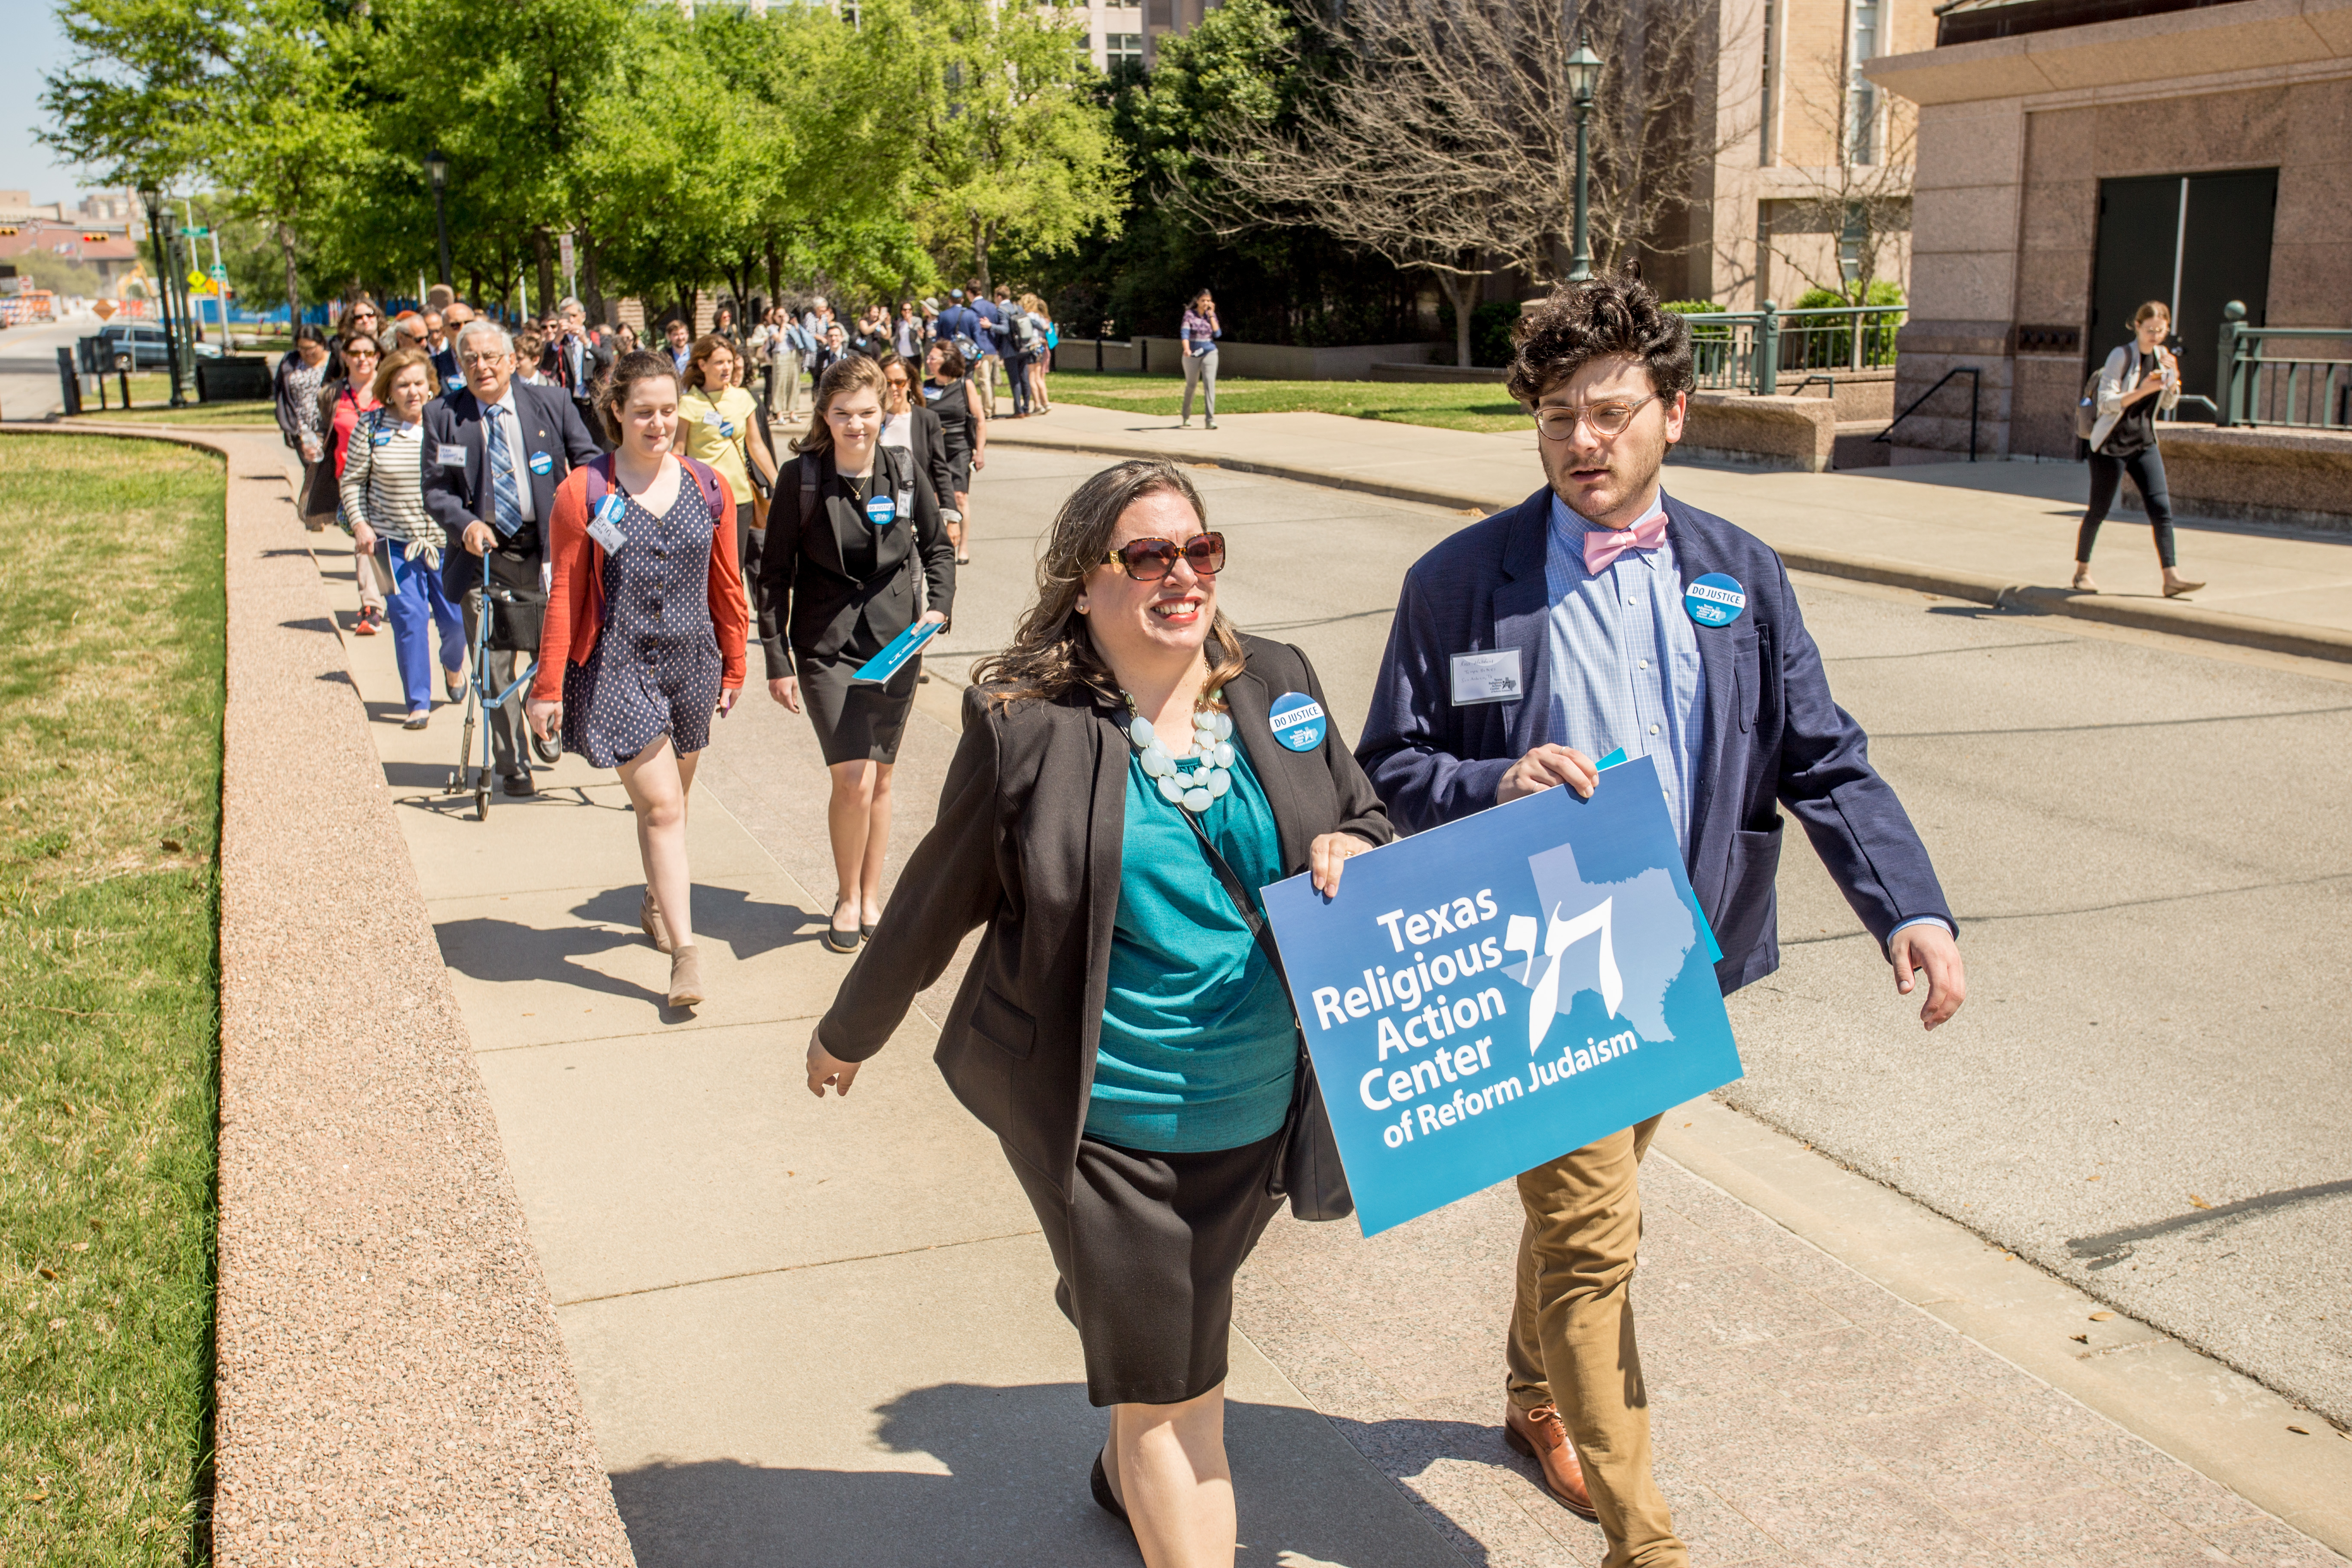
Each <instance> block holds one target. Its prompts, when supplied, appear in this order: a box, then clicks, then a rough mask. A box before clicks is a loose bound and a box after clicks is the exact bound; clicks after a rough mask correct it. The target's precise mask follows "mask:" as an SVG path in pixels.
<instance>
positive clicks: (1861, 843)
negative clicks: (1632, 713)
mask: <svg viewBox="0 0 2352 1568" xmlns="http://www.w3.org/2000/svg"><path fill="white" fill-rule="evenodd" d="M1665 504H1666V527H1667V531H1668V537H1669V538H1671V539H1672V540H1673V541H1674V546H1675V562H1676V563H1677V565H1678V566H1679V567H1680V569H1681V572H1682V578H1683V583H1684V584H1685V586H1687V585H1688V584H1689V583H1690V581H1691V579H1693V578H1695V577H1697V576H1700V575H1702V574H1706V573H1709V572H1721V573H1724V574H1727V575H1729V576H1730V577H1732V578H1734V579H1736V580H1737V581H1738V583H1739V584H1741V586H1742V587H1743V588H1745V589H1746V591H1747V595H1748V607H1747V611H1746V613H1744V614H1743V615H1741V616H1740V617H1739V618H1738V620H1736V621H1734V622H1732V624H1731V625H1729V626H1723V627H1711V626H1700V627H1698V628H1697V631H1698V646H1699V662H1700V665H1701V667H1702V668H1704V670H1705V672H1706V723H1705V728H1704V730H1703V731H1702V733H1703V735H1704V737H1705V749H1704V751H1703V752H1702V754H1701V756H1700V765H1699V781H1698V787H1697V790H1696V798H1695V799H1694V800H1693V801H1692V803H1691V814H1692V815H1691V821H1690V855H1689V865H1688V870H1689V872H1690V879H1691V887H1692V889H1693V890H1694V891H1695V892H1696V894H1697V895H1698V900H1699V906H1700V908H1702V909H1704V910H1706V917H1707V920H1708V921H1710V922H1711V923H1712V924H1713V925H1714V927H1715V934H1716V940H1717V942H1718V943H1720V944H1721V946H1722V948H1723V959H1722V961H1721V962H1720V963H1717V965H1716V978H1717V981H1718V982H1719V983H1720V984H1722V986H1723V989H1724V990H1725V992H1726V993H1729V992H1732V991H1735V990H1738V988H1739V987H1740V986H1742V985H1745V984H1748V982H1750V981H1752V980H1759V979H1761V978H1763V977H1764V976H1765V975H1767V974H1769V973H1772V971H1773V970H1775V969H1777V968H1779V967H1780V931H1779V928H1778V925H1777V922H1776V920H1775V910H1774V903H1773V886H1772V884H1773V875H1774V872H1775V871H1776V870H1777V869H1778V868H1779V866H1780V829H1781V825H1782V819H1781V816H1780V809H1779V808H1780V807H1785V808H1786V809H1787V811H1788V812H1789V814H1790V816H1794V817H1795V818H1796V819H1797V820H1798V821H1799V822H1801V823H1802V824H1803V825H1804V828H1805V834H1806V837H1809V838H1811V840H1812V845H1813V848H1814V850H1815V851H1816V852H1818V853H1819V854H1820V856H1821V858H1822V863H1823V864H1824V865H1826V866H1827V867H1828V868H1829V871H1830V875H1831V876H1832V877H1833V878H1835V879H1836V880H1837V885H1838V887H1839V889H1841V890H1842V891H1843V893H1844V894H1845V898H1846V901H1847V902H1848V903H1850V904H1852V905H1853V911H1854V913H1855V914H1856V915H1858V916H1860V917H1861V919H1862V923H1863V924H1864V926H1865V927H1867V928H1868V929H1869V931H1870V933H1871V935H1873V936H1874V937H1876V938H1877V939H1878V942H1879V945H1880V947H1881V948H1882V949H1884V947H1885V943H1886V940H1887V938H1888V937H1889V936H1890V935H1891V934H1892V933H1893V932H1894V930H1895V927H1896V926H1897V925H1899V924H1901V923H1902V922H1903V921H1906V920H1910V919H1913V918H1915V917H1916V916H1920V915H1935V916H1938V917H1940V918H1941V919H1943V920H1945V921H1950V920H1951V918H1952V917H1951V910H1949V909H1948V907H1946V905H1945V902H1944V892H1943V889H1942V888H1941V887H1940V886H1939V885H1938V884H1937V880H1936V871H1935V868H1934V867H1933V866H1932V865H1931V864H1929V862H1928V859H1927V847H1926V846H1924V845H1922V844H1921V843H1920V842H1919V835H1918V834H1917V832H1916V831H1915V830H1914V829H1913V827H1912V826H1911V819H1910V818H1909V817H1908V816H1906V815H1905V813H1904V810H1903V803H1902V802H1900V801H1899V800H1897V799H1895V791H1894V789H1893V788H1892V787H1891V786H1889V785H1888V784H1887V783H1886V781H1885V779H1883V778H1881V777H1879V776H1878V774H1877V773H1875V772H1874V771H1873V769H1872V768H1871V765H1870V756H1869V738H1868V737H1867V736H1865V735H1864V733H1863V731H1862V727H1861V726H1860V725H1858V724H1856V723H1855V722H1854V721H1853V719H1852V717H1850V716H1849V715H1848V714H1847V713H1846V711H1845V710H1843V709H1842V708H1840V707H1839V706H1838V705H1837V704H1836V703H1835V702H1834V701H1832V700H1831V698H1830V687H1829V679H1828V678H1827V676H1826V675H1825V674H1824V673H1823V672H1822V656H1821V651H1820V650H1819V649H1818V648H1817V647H1814V646H1813V639H1812V638H1811V637H1810V636H1808V635H1807V634H1806V631H1805V623H1804V618H1803V616H1801V615H1800V614H1799V613H1798V610H1797V599H1796V595H1795V594H1794V593H1793V592H1792V591H1791V590H1790V586H1789V577H1788V574H1787V572H1786V571H1785V570H1784V569H1783V568H1782V566H1781V564H1780V556H1778V555H1777V554H1775V553H1773V552H1772V549H1771V547H1770V546H1769V545H1768V544H1766V543H1765V542H1763V541H1762V540H1760V539H1758V538H1757V537H1756V536H1755V535H1753V534H1751V533H1748V532H1747V531H1744V530H1742V529H1738V528H1735V527H1733V526H1732V525H1731V524H1730V523H1728V522H1726V521H1724V520H1723V519H1721V518H1719V517H1715V516H1711V515H1710V514H1708V513H1706V512H1703V511H1700V510H1697V509H1696V508H1694V507H1688V506H1685V505H1684V504H1683V503H1682V502H1680V501H1678V500H1675V499H1673V498H1672V497H1671V496H1669V497H1667V498H1666V503H1665ZM1550 514H1551V491H1550V490H1549V489H1540V490H1538V491H1537V492H1536V493H1535V494H1534V495H1532V496H1530V497H1528V499H1527V500H1524V501H1522V502H1520V503H1519V504H1518V505H1517V506H1515V507H1513V508H1511V509H1510V510H1507V511H1500V512H1496V514H1495V515H1494V516H1492V517H1489V518H1486V520H1484V521H1480V522H1475V523H1473V524H1471V525H1470V526H1469V527H1468V528H1465V529H1464V530H1462V531H1460V532H1458V533H1456V534H1454V536H1453V537H1451V538H1450V539H1447V540H1446V541H1445V542H1443V543H1441V544H1439V545H1438V546H1437V547H1436V548H1435V549H1434V550H1432V551H1431V552H1429V553H1428V554H1426V555H1424V556H1423V557H1422V558H1421V559H1420V560H1419V561H1417V562H1415V563H1413V566H1412V570H1411V571H1409V572H1408V573H1406V574H1405V580H1404V591H1403V594H1402V596H1401V597H1400V598H1399V600H1398V602H1397V614H1396V621H1395V624H1394V625H1393V626H1391V628H1390V631H1389V647H1388V653H1387V656H1386V657H1385V658H1383V659H1382V661H1381V673H1380V680H1379V683H1378V684H1377V685H1376V686H1375V687H1374V688H1373V691H1372V709H1371V714H1370V717H1369V718H1368V719H1367V720H1366V721H1365V723H1364V733H1363V736H1362V738H1361V740H1360V742H1358V743H1357V746H1356V755H1357V758H1358V760H1359V761H1360V762H1361V763H1363V766H1364V772H1365V773H1366V774H1368V775H1369V776H1370V779H1371V781H1372V787H1373V788H1375V789H1376V790H1378V791H1379V792H1380V795H1381V800H1383V801H1384V802H1386V803H1387V805H1388V808H1389V815H1390V816H1391V819H1392V820H1394V821H1395V823H1396V824H1397V826H1399V827H1401V828H1404V829H1406V830H1408V831H1412V832H1419V831H1421V830H1423V829H1425V828H1430V827H1434V826H1438V825H1439V824H1440V823H1444V822H1451V821H1453V820H1454V818H1456V817H1460V816H1468V815H1470V814H1471V813H1472V812H1474V811H1479V810H1483V809H1484V808H1486V807H1487V806H1490V805H1494V804H1495V787H1496V784H1499V783H1500V782H1501V780H1502V776H1503V773H1504V772H1505V771H1506V770H1507V769H1508V768H1509V767H1510V765H1511V764H1512V763H1514V762H1517V760H1518V759H1519V758H1520V757H1522V756H1524V755H1526V754H1527V752H1529V751H1531V750H1533V749H1534V748H1535V747H1537V746H1538V745H1541V744H1543V743H1544V742H1547V741H1549V740H1550V739H1552V737H1551V736H1550V735H1549V734H1548V733H1547V731H1549V728H1550V721H1551V668H1550V664H1551V651H1550V637H1549V622H1550V615H1551V603H1550V595H1549V590H1548V589H1547V587H1546V585H1545V583H1544V553H1545V549H1546V542H1547V535H1548V531H1549V527H1550ZM1502 648H1517V649H1518V650H1519V668H1520V669H1521V671H1522V672H1523V674H1524V675H1525V677H1526V681H1527V692H1526V695H1525V696H1524V697H1522V698H1521V699H1520V700H1517V701H1516V702H1489V703H1484V704H1479V705H1476V706H1472V707H1461V708H1457V707H1455V706H1454V704H1453V689H1452V685H1451V673H1450V669H1449V665H1448V660H1449V659H1450V658H1452V656H1453V655H1454V654H1457V653H1471V652H1489V651H1495V650H1499V649H1502Z"/></svg>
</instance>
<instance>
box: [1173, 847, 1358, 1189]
mask: <svg viewBox="0 0 2352 1568" xmlns="http://www.w3.org/2000/svg"><path fill="white" fill-rule="evenodd" d="M1177 815H1178V816H1181V817H1182V818H1183V819H1184V820H1185V821H1186V822H1187V823H1189V824H1191V826H1192V837H1194V838H1196V839H1198V840H1200V843H1201V853H1202V854H1203V855H1206V856H1207V857H1208V858H1209V869H1210V870H1212V871H1214V872H1215V873H1216V875H1217V880H1218V881H1219V882H1221V883H1223V885H1224V889H1225V896H1226V897H1227V898H1229V899H1231V900H1233V901H1234V909H1235V910H1239V911H1240V913H1241V917H1242V923H1243V924H1244V925H1245V926H1247V927H1249V931H1250V935H1251V936H1253V937H1255V938H1256V939H1257V944H1258V947H1259V948H1260V950H1262V951H1263V952H1265V957H1266V962H1267V963H1271V964H1273V965H1274V973H1275V976H1276V978H1277V979H1279V980H1280V981H1281V982H1282V984H1283V989H1284V990H1285V991H1288V990H1289V988H1290V977H1289V976H1288V975H1287V974H1285V973H1283V968H1282V950H1281V949H1279V948H1278V947H1276V945H1275V942H1274V933H1273V932H1272V931H1268V930H1267V929H1266V925H1265V917H1264V916H1262V915H1260V914H1259V913H1258V912H1257V910H1256V909H1255V907H1254V906H1253V905H1252V904H1251V903H1250V899H1249V892H1248V890H1247V889H1244V887H1243V886H1242V879H1241V878H1239V877H1238V876H1235V875H1234V868H1232V867H1231V866H1228V865H1227V864H1225V858H1224V857H1223V856H1222V855H1220V854H1218V853H1217V847H1216V846H1215V845H1213V844H1212V843H1210V842H1209V836H1208V834H1207V833H1205V832H1203V831H1202V827H1201V824H1200V822H1199V820H1198V819H1197V818H1195V817H1194V816H1193V815H1192V813H1191V812H1189V811H1185V810H1183V809H1182V808H1181V807H1179V808H1178V810H1177ZM1291 1031H1292V1036H1293V1037H1294V1038H1295V1039H1296V1040H1297V1043H1298V1070H1297V1072H1296V1073H1295V1074H1294V1075H1293V1076H1292V1078H1291V1086H1290V1115H1289V1118H1288V1119H1287V1120H1286V1121H1284V1123H1283V1126H1282V1134H1283V1144H1282V1148H1281V1150H1280V1152H1278V1153H1277V1154H1276V1156H1275V1161H1274V1176H1273V1179H1272V1180H1271V1181H1270V1182H1269V1183H1268V1184H1267V1189H1266V1190H1267V1191H1268V1192H1269V1193H1270V1194H1272V1195H1274V1196H1276V1197H1283V1196H1287V1197H1288V1198H1289V1199H1290V1212H1291V1215H1293V1216H1294V1217H1296V1218H1298V1219H1303V1220H1330V1219H1346V1218H1347V1217H1348V1216H1349V1215H1351V1214H1353V1213H1355V1212H1356V1196H1355V1194H1353V1193H1351V1192H1349V1190H1348V1173H1347V1171H1346V1170H1345V1169H1344V1168H1343V1167H1342V1166H1341V1165H1340V1163H1339V1137H1338V1135H1337V1134H1335V1133H1334V1132H1333V1131H1331V1113H1330V1112H1329V1111H1328V1110H1325V1109H1324V1106H1323V1086H1322V1085H1321V1084H1320V1083H1318V1082H1317V1081H1316V1078H1315V1058H1313V1057H1311V1056H1309V1055H1307V1036H1306V1034H1305V1033H1304V1032H1303V1031H1301V1030H1300V1029H1299V1028H1298V1021H1297V1018H1295V1017H1294V1018H1293V1019H1292V1020H1291Z"/></svg>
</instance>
